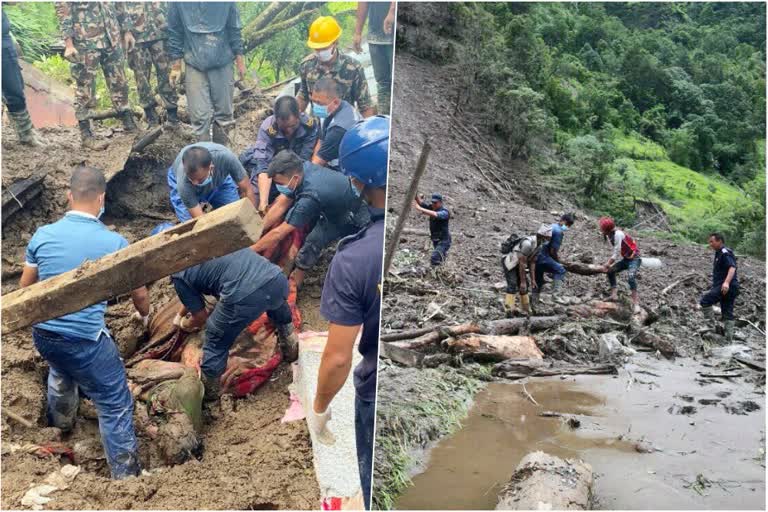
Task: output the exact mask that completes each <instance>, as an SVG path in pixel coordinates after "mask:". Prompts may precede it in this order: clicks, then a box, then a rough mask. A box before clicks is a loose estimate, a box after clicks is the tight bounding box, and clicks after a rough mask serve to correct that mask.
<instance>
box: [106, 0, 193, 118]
mask: <svg viewBox="0 0 768 512" xmlns="http://www.w3.org/2000/svg"><path fill="white" fill-rule="evenodd" d="M115 6H116V7H117V8H118V10H120V11H121V25H122V29H123V33H124V35H123V37H124V40H125V48H126V50H127V51H128V65H129V66H130V67H131V69H132V70H133V75H134V77H135V79H136V89H137V90H138V93H139V100H140V101H141V106H142V107H143V108H144V114H145V115H146V119H147V123H148V124H149V125H150V126H153V125H157V124H158V123H159V121H158V118H157V113H156V112H155V106H156V105H157V101H156V100H155V95H154V94H153V92H152V87H151V86H150V83H149V81H150V77H151V76H152V64H154V65H155V71H156V77H157V92H158V94H159V96H160V99H161V101H162V103H163V107H164V108H165V111H166V113H167V114H168V121H169V122H170V123H172V124H177V123H178V122H179V119H178V117H177V103H176V102H177V100H178V95H177V94H176V90H175V89H174V88H173V87H171V83H170V81H169V79H168V75H169V72H170V70H171V60H170V58H169V57H168V53H167V51H166V44H167V39H168V32H167V28H168V23H167V20H166V15H167V7H166V4H165V2H125V3H116V4H115Z"/></svg>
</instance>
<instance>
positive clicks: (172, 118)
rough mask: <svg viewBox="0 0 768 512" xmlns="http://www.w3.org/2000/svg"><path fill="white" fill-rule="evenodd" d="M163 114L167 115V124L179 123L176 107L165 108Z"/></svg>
mask: <svg viewBox="0 0 768 512" xmlns="http://www.w3.org/2000/svg"><path fill="white" fill-rule="evenodd" d="M165 114H166V115H167V116H168V124H172V125H174V126H175V125H177V124H179V111H178V109H177V108H176V107H171V108H167V109H165Z"/></svg>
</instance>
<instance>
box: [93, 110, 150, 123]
mask: <svg viewBox="0 0 768 512" xmlns="http://www.w3.org/2000/svg"><path fill="white" fill-rule="evenodd" d="M132 112H133V115H134V116H135V117H136V118H137V119H141V118H142V117H143V116H144V114H143V113H142V112H139V111H138V110H133V111H132ZM121 115H123V113H122V112H118V111H117V110H114V109H112V110H100V111H96V112H92V113H91V115H90V116H88V119H91V120H92V121H103V120H104V119H112V118H115V119H117V118H119V117H120V116H121Z"/></svg>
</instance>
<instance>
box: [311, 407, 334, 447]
mask: <svg viewBox="0 0 768 512" xmlns="http://www.w3.org/2000/svg"><path fill="white" fill-rule="evenodd" d="M329 421H331V407H330V406H328V408H327V409H326V410H325V411H323V412H315V408H314V406H313V407H310V408H309V414H308V415H307V422H308V423H309V428H310V429H312V431H313V432H314V433H315V437H317V440H318V441H320V442H321V443H322V444H325V445H332V444H334V443H335V442H336V436H334V435H333V432H331V431H330V430H329V429H328V422H329Z"/></svg>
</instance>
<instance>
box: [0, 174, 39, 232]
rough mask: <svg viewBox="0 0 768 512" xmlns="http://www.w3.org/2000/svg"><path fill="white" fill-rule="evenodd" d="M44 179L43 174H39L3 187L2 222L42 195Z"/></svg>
mask: <svg viewBox="0 0 768 512" xmlns="http://www.w3.org/2000/svg"><path fill="white" fill-rule="evenodd" d="M44 179H45V174H39V175H37V176H33V177H31V178H27V179H23V180H20V181H17V182H15V183H13V184H11V186H9V187H3V207H2V220H3V222H5V221H6V219H8V218H10V217H11V216H12V215H14V214H15V213H16V212H18V211H20V210H21V209H22V208H24V206H25V205H26V204H27V203H28V202H30V201H32V200H33V199H35V198H36V197H37V196H39V195H40V194H41V193H42V191H43V180H44Z"/></svg>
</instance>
